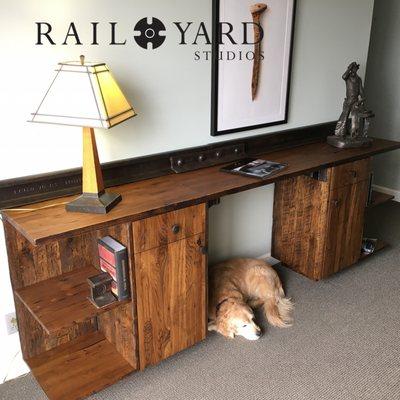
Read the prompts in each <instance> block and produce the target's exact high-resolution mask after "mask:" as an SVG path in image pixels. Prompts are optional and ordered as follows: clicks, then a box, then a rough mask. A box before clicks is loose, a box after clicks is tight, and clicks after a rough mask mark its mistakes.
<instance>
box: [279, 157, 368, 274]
mask: <svg viewBox="0 0 400 400" xmlns="http://www.w3.org/2000/svg"><path fill="white" fill-rule="evenodd" d="M370 165H371V163H370V159H366V160H362V161H357V162H352V163H349V164H348V165H343V166H338V167H333V168H330V169H329V170H328V171H327V177H328V180H327V181H326V182H323V181H318V180H314V179H312V178H310V177H307V176H300V177H297V178H291V179H287V180H285V181H282V182H278V183H277V184H276V188H275V201H274V223H273V243H272V255H273V256H274V257H275V258H278V259H279V260H281V261H282V262H283V263H284V264H285V265H287V266H288V267H289V268H291V269H293V270H295V271H297V272H299V273H301V274H303V275H305V276H307V277H309V278H310V279H314V280H320V279H323V278H326V277H328V276H330V275H332V274H334V273H335V272H338V271H340V270H341V269H343V268H346V267H349V266H350V265H353V264H355V263H356V262H357V261H358V260H359V259H360V254H361V242H362V236H363V227H364V214H365V208H366V202H367V197H368V190H369V179H368V178H369V174H370ZM362 179H364V180H362Z"/></svg>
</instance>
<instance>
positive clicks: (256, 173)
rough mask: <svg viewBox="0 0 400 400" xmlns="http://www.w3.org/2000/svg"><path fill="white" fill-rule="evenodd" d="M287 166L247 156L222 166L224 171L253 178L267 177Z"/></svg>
mask: <svg viewBox="0 0 400 400" xmlns="http://www.w3.org/2000/svg"><path fill="white" fill-rule="evenodd" d="M286 167H287V164H281V163H277V162H273V161H268V160H261V159H254V158H246V159H244V160H240V161H237V162H235V163H234V164H230V165H228V166H226V167H222V168H221V171H222V172H228V173H231V174H239V175H244V176H250V177H253V178H259V179H265V178H268V177H270V176H271V175H273V174H276V173H277V172H279V171H281V170H283V169H284V168H286Z"/></svg>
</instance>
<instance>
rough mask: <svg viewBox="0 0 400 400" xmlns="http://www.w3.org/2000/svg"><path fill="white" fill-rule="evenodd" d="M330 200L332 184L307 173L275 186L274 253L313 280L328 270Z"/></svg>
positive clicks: (289, 265) (276, 256)
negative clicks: (330, 186)
mask: <svg viewBox="0 0 400 400" xmlns="http://www.w3.org/2000/svg"><path fill="white" fill-rule="evenodd" d="M328 200H329V185H328V184H327V183H326V182H321V181H317V180H314V179H312V178H309V177H307V176H300V177H298V178H291V179H287V180H285V181H282V182H279V183H277V184H276V186H275V201H274V219H273V234H272V255H273V257H275V258H277V259H278V260H281V261H282V263H284V264H285V265H287V266H288V267H289V268H291V269H293V270H295V271H297V272H299V273H301V274H303V275H305V276H307V277H309V278H311V279H321V271H323V269H324V251H325V245H326V229H327V226H328Z"/></svg>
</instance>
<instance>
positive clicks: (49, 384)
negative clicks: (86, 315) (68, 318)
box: [28, 332, 133, 400]
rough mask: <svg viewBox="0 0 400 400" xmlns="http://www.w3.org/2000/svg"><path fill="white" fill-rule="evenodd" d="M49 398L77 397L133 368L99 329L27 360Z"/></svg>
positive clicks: (74, 398)
mask: <svg viewBox="0 0 400 400" xmlns="http://www.w3.org/2000/svg"><path fill="white" fill-rule="evenodd" d="M28 365H29V367H30V368H31V370H32V373H33V375H34V376H35V378H36V379H37V380H38V382H39V383H40V386H41V387H42V388H43V390H44V391H45V393H46V395H47V396H48V397H49V399H50V400H78V399H83V398H85V397H87V396H89V395H91V394H94V393H96V392H98V391H100V390H101V389H104V388H105V387H107V386H109V385H111V384H113V383H115V382H117V381H119V380H120V379H122V378H123V377H124V376H126V375H128V374H129V373H131V372H132V371H133V368H132V366H131V365H129V363H128V362H126V361H125V360H124V358H122V357H121V356H120V355H119V353H118V352H116V351H115V348H114V346H113V345H111V344H110V343H109V342H108V341H107V340H106V339H105V338H104V335H102V334H101V333H99V332H95V333H92V334H89V335H85V336H81V337H80V338H78V339H76V340H74V341H72V342H70V343H68V344H65V345H62V346H59V347H57V348H56V349H53V350H50V351H49V352H47V353H44V354H41V355H39V356H37V357H35V358H32V359H30V360H28Z"/></svg>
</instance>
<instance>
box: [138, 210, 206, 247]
mask: <svg viewBox="0 0 400 400" xmlns="http://www.w3.org/2000/svg"><path fill="white" fill-rule="evenodd" d="M205 221H206V205H205V204H200V205H198V206H192V207H187V208H183V209H182V210H176V211H171V212H169V213H165V214H161V215H157V216H155V217H151V218H146V219H143V220H140V221H135V222H134V223H133V241H134V249H135V250H134V252H135V253H140V252H142V251H146V250H150V249H153V248H155V247H160V246H165V245H166V244H168V243H173V242H176V241H178V240H181V239H183V238H186V237H189V236H193V235H195V234H197V233H202V232H205V223H206V222H205Z"/></svg>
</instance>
